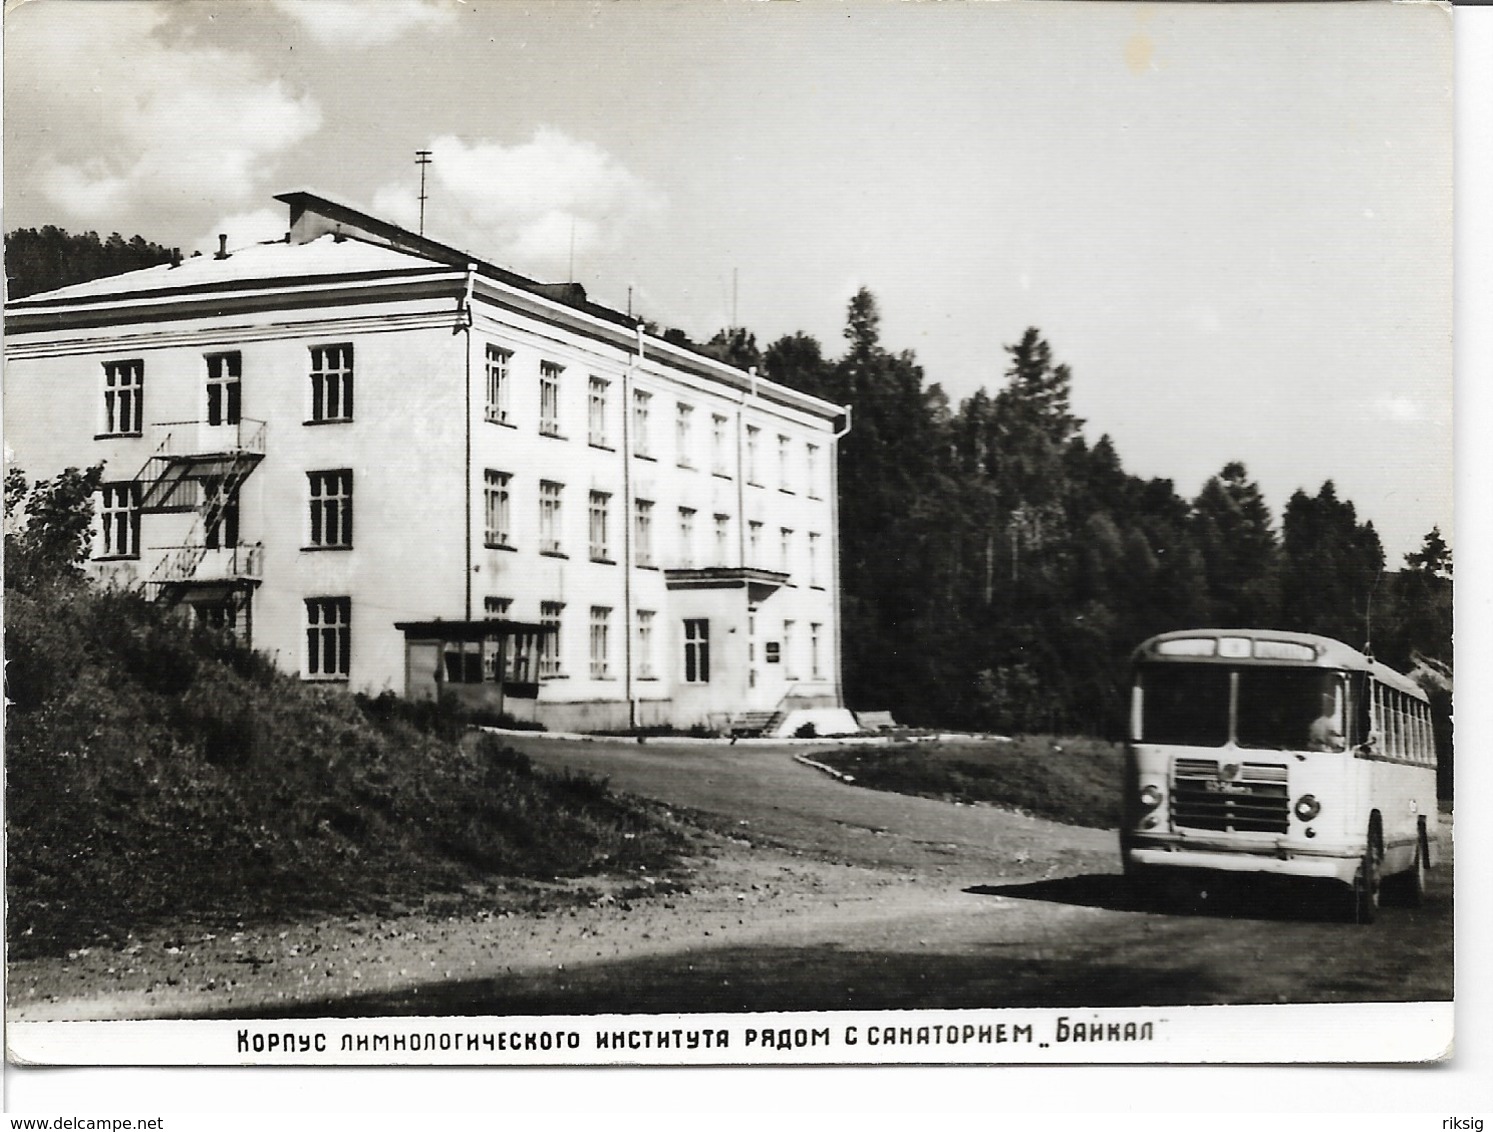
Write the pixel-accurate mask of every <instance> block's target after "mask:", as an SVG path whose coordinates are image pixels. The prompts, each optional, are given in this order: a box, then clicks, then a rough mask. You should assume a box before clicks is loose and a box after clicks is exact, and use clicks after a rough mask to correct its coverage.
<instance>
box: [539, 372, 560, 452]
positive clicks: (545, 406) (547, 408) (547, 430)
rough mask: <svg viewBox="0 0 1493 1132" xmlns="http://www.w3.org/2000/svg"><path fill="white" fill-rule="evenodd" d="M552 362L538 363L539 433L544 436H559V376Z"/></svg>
mask: <svg viewBox="0 0 1493 1132" xmlns="http://www.w3.org/2000/svg"><path fill="white" fill-rule="evenodd" d="M561 372H562V371H561V367H560V366H557V365H556V364H555V363H554V362H540V363H539V431H540V433H541V434H542V435H544V436H559V435H560V374H561Z"/></svg>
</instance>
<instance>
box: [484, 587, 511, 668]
mask: <svg viewBox="0 0 1493 1132" xmlns="http://www.w3.org/2000/svg"><path fill="white" fill-rule="evenodd" d="M512 611H513V599H512V598H509V597H484V598H483V599H482V612H483V614H484V615H485V616H486V617H487V619H488V620H490V621H506V620H508V614H509V613H511V612H512ZM500 658H501V661H502V666H503V672H502V676H503V680H504V681H505V682H508V681H511V680H512V679H513V651H512V642H511V641H510V642H509V643H508V645H507V646H505V645H504V642H503V638H502V637H500V636H499V635H498V634H496V633H494V634H493V635H492V636H490V637H488V638H486V640H484V641H483V642H482V679H483V680H484V681H486V682H487V683H489V684H491V683H495V682H496V681H497V679H498V664H499V660H500Z"/></svg>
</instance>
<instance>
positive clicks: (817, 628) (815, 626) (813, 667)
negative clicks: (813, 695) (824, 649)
mask: <svg viewBox="0 0 1493 1132" xmlns="http://www.w3.org/2000/svg"><path fill="white" fill-rule="evenodd" d="M823 629H824V626H823V625H821V624H820V623H819V622H818V621H811V622H809V676H810V677H812V678H813V679H815V680H820V679H823V677H824V670H823V668H821V667H820V664H819V638H820V635H821V633H822V631H823Z"/></svg>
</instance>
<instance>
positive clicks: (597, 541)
mask: <svg viewBox="0 0 1493 1132" xmlns="http://www.w3.org/2000/svg"><path fill="white" fill-rule="evenodd" d="M611 525H612V497H611V496H610V495H608V494H607V493H606V492H604V491H593V492H592V493H591V557H592V559H594V560H595V561H597V562H609V561H611V557H612V556H611V553H610V551H611V547H610V545H609V544H610V541H611V539H610V527H611Z"/></svg>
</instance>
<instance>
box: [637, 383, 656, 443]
mask: <svg viewBox="0 0 1493 1132" xmlns="http://www.w3.org/2000/svg"><path fill="white" fill-rule="evenodd" d="M652 401H653V394H652V393H645V392H644V391H643V390H641V389H634V390H633V391H632V450H633V454H634V455H636V456H650V454H651V452H652V449H651V448H650V446H649V441H648V414H649V410H650V408H651V402H652Z"/></svg>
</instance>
